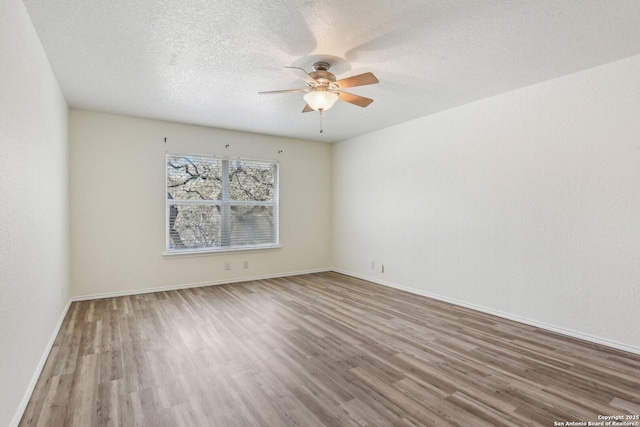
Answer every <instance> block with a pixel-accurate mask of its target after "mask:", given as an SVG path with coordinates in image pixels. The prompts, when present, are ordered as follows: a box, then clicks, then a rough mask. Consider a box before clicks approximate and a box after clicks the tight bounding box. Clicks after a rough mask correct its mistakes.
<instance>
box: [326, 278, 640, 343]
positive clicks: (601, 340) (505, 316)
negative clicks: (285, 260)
mask: <svg viewBox="0 0 640 427" xmlns="http://www.w3.org/2000/svg"><path fill="white" fill-rule="evenodd" d="M331 271H335V272H336V273H341V274H344V275H347V276H351V277H355V278H358V279H362V280H367V281H369V282H373V283H376V284H378V285H382V286H387V287H389V288H394V289H399V290H401V291H406V292H410V293H412V294H415V295H420V296H424V297H427V298H433V299H435V300H438V301H443V302H448V303H450V304H454V305H458V306H460V307H465V308H470V309H471V310H476V311H480V312H482V313H486V314H491V315H493V316H497V317H502V318H503V319H508V320H513V321H515V322H520V323H524V324H526V325H529V326H534V327H536V328H540V329H544V330H547V331H550V332H555V333H558V334H562V335H566V336H569V337H572V338H578V339H581V340H584V341H588V342H592V343H594V344H600V345H603V346H606V347H611V348H615V349H617V350H622V351H627V352H629V353H634V354H640V348H638V347H633V346H630V345H627V344H622V343H619V342H616V341H611V340H608V339H605V338H600V337H595V336H593V335H589V334H585V333H582V332H577V331H573V330H571V329H565V328H562V327H559V326H554V325H549V324H547V323H543V322H539V321H537V320H533V319H528V318H526V317H520V316H517V315H515V314H510V313H505V312H502V311H498V310H493V309H490V308H486V307H482V306H479V305H475V304H470V303H468V302H464V301H460V300H457V299H453V298H449V297H444V296H441V295H436V294H432V293H430V292H425V291H421V290H418V289H414V288H409V287H406V286H401V285H398V284H396V283H392V282H387V281H385V280H380V279H378V278H376V277H370V276H365V275H362V274H357V273H352V272H350V271H346V270H341V269H339V268H332V269H331Z"/></svg>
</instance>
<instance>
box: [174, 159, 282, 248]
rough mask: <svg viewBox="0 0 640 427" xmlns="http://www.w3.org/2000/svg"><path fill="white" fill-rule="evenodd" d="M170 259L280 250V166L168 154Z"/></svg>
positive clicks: (240, 160)
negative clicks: (264, 249)
mask: <svg viewBox="0 0 640 427" xmlns="http://www.w3.org/2000/svg"><path fill="white" fill-rule="evenodd" d="M166 215H167V225H166V227H167V232H166V235H167V247H166V250H167V253H170V254H176V253H192V252H210V251H225V250H237V249H258V248H273V247H277V246H278V164H277V163H275V162H267V161H256V160H248V159H227V158H222V157H213V156H203V155H183V154H167V214H166Z"/></svg>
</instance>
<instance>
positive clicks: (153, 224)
mask: <svg viewBox="0 0 640 427" xmlns="http://www.w3.org/2000/svg"><path fill="white" fill-rule="evenodd" d="M165 137H166V138H167V143H164V142H163V141H164V138H165ZM70 144H71V145H70V150H71V156H70V168H71V178H70V179H71V185H70V188H71V256H72V258H71V259H72V271H71V276H72V284H73V294H74V295H75V296H87V295H97V294H105V293H106V294H108V293H121V292H132V291H140V290H149V289H155V288H161V287H169V286H184V285H192V284H203V283H219V282H226V281H234V280H240V279H243V278H249V277H264V276H275V275H284V274H289V273H295V272H304V271H310V270H317V269H327V268H328V267H329V254H330V232H329V230H330V228H331V223H330V214H331V210H330V200H331V199H330V189H331V185H330V181H331V177H330V170H331V166H330V162H331V147H330V146H329V145H327V144H322V143H316V142H308V141H301V140H292V139H285V138H277V137H271V136H265V135H257V134H250V133H243V132H233V131H226V130H220V129H213V128H205V127H198V126H191V125H185V124H177V123H169V122H162V121H155V120H147V119H140V118H133V117H124V116H117V115H110V114H101V113H93V112H88V111H81V110H71V113H70ZM227 144H228V145H229V148H226V147H225V146H226V145H227ZM279 150H282V151H283V152H282V153H280V154H279V153H278V151H279ZM167 151H169V152H182V153H201V154H218V155H225V156H230V157H249V158H255V159H266V160H277V161H278V162H279V163H280V244H281V246H282V248H281V249H277V250H266V251H253V252H237V253H226V254H210V255H203V256H189V257H179V258H175V257H165V256H163V251H164V245H165V195H166V191H165V187H164V179H165V166H164V162H165V157H164V156H165V153H166V152H167ZM225 261H228V262H230V263H231V270H230V271H225V270H224V262H225ZM244 261H248V262H249V269H244V268H243V262H244Z"/></svg>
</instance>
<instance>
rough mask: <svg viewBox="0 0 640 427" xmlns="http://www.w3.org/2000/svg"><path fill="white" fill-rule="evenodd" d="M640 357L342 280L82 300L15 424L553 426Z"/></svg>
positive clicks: (639, 374) (583, 416)
mask: <svg viewBox="0 0 640 427" xmlns="http://www.w3.org/2000/svg"><path fill="white" fill-rule="evenodd" d="M617 414H630V415H638V414H640V356H638V355H633V354H630V353H625V352H622V351H617V350H612V349H609V348H605V347H601V346H598V345H594V344H590V343H586V342H582V341H579V340H575V339H571V338H567V337H563V336H559V335H556V334H553V333H549V332H545V331H540V330H538V329H536V328H534V327H530V326H526V325H522V324H518V323H515V322H511V321H508V320H504V319H500V318H497V317H493V316H489V315H486V314H483V313H479V312H475V311H473V310H469V309H465V308H460V307H457V306H453V305H450V304H446V303H442V302H439V301H434V300H431V299H428V298H423V297H419V296H416V295H412V294H409V293H404V292H401V291H397V290H394V289H389V288H385V287H382V286H379V285H375V284H372V283H369V282H366V281H362V280H358V279H354V278H350V277H347V276H343V275H340V274H337V273H319V274H310V275H304V276H295V277H289V278H281V279H271V280H259V281H253V282H246V283H239V284H232V285H222V286H212V287H205V288H194V289H186V290H179V291H169V292H159V293H154V294H143V295H135V296H126V297H119V298H109V299H103V300H94V301H84V302H76V303H73V305H72V306H71V308H70V310H69V312H68V314H67V317H66V319H65V321H64V324H63V326H62V329H61V330H60V333H59V335H58V337H57V339H56V341H55V345H54V347H53V350H52V352H51V354H50V356H49V359H48V360H47V363H46V365H45V367H44V370H43V373H42V375H41V377H40V379H39V381H38V383H37V385H36V388H35V391H34V393H33V396H32V398H31V400H30V402H29V404H28V406H27V409H26V411H25V414H24V416H23V418H22V421H21V423H20V426H36V425H37V426H65V427H66V426H82V427H87V426H304V427H306V426H414V425H415V426H421V425H425V426H440V425H459V426H525V425H536V426H537V425H541V426H553V425H554V422H556V421H557V422H566V421H584V422H588V421H592V422H594V421H598V415H617Z"/></svg>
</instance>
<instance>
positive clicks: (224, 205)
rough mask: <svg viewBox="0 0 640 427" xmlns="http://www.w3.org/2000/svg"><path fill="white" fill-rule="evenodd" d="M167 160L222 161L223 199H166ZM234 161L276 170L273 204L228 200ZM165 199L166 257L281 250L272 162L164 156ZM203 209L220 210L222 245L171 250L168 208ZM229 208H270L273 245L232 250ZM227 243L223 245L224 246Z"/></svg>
mask: <svg viewBox="0 0 640 427" xmlns="http://www.w3.org/2000/svg"><path fill="white" fill-rule="evenodd" d="M170 156H180V157H189V156H194V157H200V158H202V157H204V158H211V159H216V160H221V161H222V199H221V200H173V199H169V197H167V192H168V189H167V183H168V176H167V173H168V172H167V162H168V159H169V157H170ZM233 160H241V161H246V162H262V163H270V164H272V165H274V166H275V172H274V178H273V190H274V195H273V200H272V201H257V200H256V201H241V200H230V199H229V186H230V182H229V162H230V161H233ZM164 171H165V179H164V195H165V251H164V255H165V256H184V255H206V254H212V253H213V254H215V253H227V252H237V251H256V250H270V249H279V248H280V247H281V246H280V198H279V193H280V164H279V163H278V162H277V161H274V160H262V159H251V158H246V157H226V156H217V155H212V154H195V153H176V152H166V153H165V156H164ZM176 204H180V205H200V206H202V205H204V206H220V207H221V212H220V228H221V236H220V241H221V245H220V246H217V247H207V248H187V249H170V240H171V237H170V228H169V227H170V206H171V205H176ZM231 206H270V207H272V209H273V232H274V235H275V241H274V242H273V243H262V244H253V245H238V246H231V243H230V240H231V237H230V230H231V227H230V225H231V224H230V221H231ZM225 243H226V244H225Z"/></svg>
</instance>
